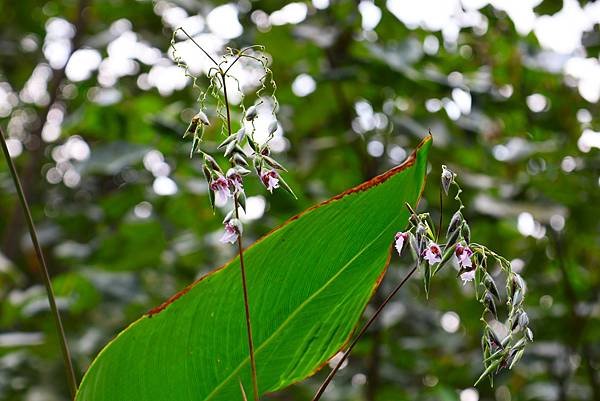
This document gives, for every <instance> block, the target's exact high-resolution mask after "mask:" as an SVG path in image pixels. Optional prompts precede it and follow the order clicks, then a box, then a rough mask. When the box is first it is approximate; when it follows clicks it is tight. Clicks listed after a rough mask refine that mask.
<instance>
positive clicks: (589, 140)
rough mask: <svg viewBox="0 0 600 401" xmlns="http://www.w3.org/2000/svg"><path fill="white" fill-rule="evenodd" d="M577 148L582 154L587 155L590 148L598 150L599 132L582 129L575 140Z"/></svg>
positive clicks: (599, 144) (599, 142)
mask: <svg viewBox="0 0 600 401" xmlns="http://www.w3.org/2000/svg"><path fill="white" fill-rule="evenodd" d="M577 147H578V148H579V150H581V151H582V152H584V153H588V152H589V151H590V150H592V148H598V149H600V131H592V130H591V129H589V128H586V129H584V130H583V132H582V133H581V136H580V137H579V139H578V140H577Z"/></svg>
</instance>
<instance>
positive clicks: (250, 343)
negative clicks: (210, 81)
mask: <svg viewBox="0 0 600 401" xmlns="http://www.w3.org/2000/svg"><path fill="white" fill-rule="evenodd" d="M221 79H222V80H223V97H224V99H225V108H226V109H227V130H228V132H229V135H231V134H232V132H231V114H230V111H229V99H228V97H227V85H226V83H225V73H224V72H221ZM233 200H234V207H235V218H236V219H239V217H240V216H239V207H240V205H239V202H238V200H237V197H236V196H235V195H234V196H233ZM237 246H238V255H239V257H240V272H241V275H242V289H243V292H244V312H245V314H246V331H247V333H248V351H249V353H250V368H251V370H252V389H253V393H254V401H258V400H259V397H258V379H257V374H256V360H255V358H254V341H253V340H252V320H251V319H250V306H249V303H248V285H247V281H246V267H245V266H244V250H243V248H242V233H241V232H239V233H238V238H237Z"/></svg>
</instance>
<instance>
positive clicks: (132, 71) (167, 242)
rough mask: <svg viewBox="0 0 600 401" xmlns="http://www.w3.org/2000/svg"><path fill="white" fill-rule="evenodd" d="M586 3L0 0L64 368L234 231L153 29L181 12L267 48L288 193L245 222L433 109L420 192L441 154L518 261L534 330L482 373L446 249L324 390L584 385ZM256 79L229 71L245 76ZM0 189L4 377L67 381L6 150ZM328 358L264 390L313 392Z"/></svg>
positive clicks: (592, 255) (254, 206) (164, 45)
mask: <svg viewBox="0 0 600 401" xmlns="http://www.w3.org/2000/svg"><path fill="white" fill-rule="evenodd" d="M599 23H600V2H593V1H576V0H565V1H564V2H562V1H543V2H541V1H540V0H518V1H517V0H491V1H488V0H388V1H375V2H372V1H367V0H361V1H350V0H331V1H329V0H313V1H312V2H310V1H309V2H295V3H284V2H281V1H269V0H264V1H263V0H257V1H249V0H239V1H234V2H224V1H216V0H215V1H212V0H211V1H208V0H207V1H195V0H170V1H166V0H159V1H155V2H151V1H127V0H104V1H99V0H98V1H91V0H79V1H75V0H61V1H33V0H20V1H9V0H3V1H1V2H0V118H1V119H0V124H1V125H2V127H3V128H4V129H5V130H6V132H7V135H8V137H9V141H8V143H9V147H10V150H11V154H12V157H13V158H14V161H15V163H16V164H17V166H18V169H19V171H20V173H21V175H22V180H23V182H24V186H25V188H26V191H27V193H28V196H29V198H30V201H31V203H32V208H33V211H34V218H35V220H36V222H37V224H38V227H39V232H40V236H41V240H42V242H43V245H44V248H45V252H46V254H47V257H48V260H49V265H50V269H51V273H52V275H53V281H54V286H55V289H56V292H57V294H58V296H59V305H60V308H61V310H62V312H63V317H64V320H65V324H66V330H67V332H68V339H69V343H70V345H71V347H72V352H73V356H74V361H75V364H76V368H77V371H78V374H79V376H81V374H82V373H83V372H84V371H85V369H86V367H87V366H88V364H89V363H90V361H91V360H92V358H93V357H94V355H96V353H97V352H98V351H99V350H100V349H101V348H102V347H103V345H104V344H106V343H107V341H109V339H111V338H112V337H113V336H114V335H115V334H116V333H118V332H119V331H120V330H122V329H123V328H124V327H126V325H127V324H128V323H129V322H131V321H133V320H135V319H136V318H137V317H138V316H140V315H141V314H143V313H144V312H146V311H147V310H149V309H150V308H152V307H153V306H156V305H157V304H159V303H160V302H162V301H163V300H165V299H166V298H167V297H168V296H169V295H171V294H173V293H174V292H176V291H177V290H179V289H181V288H182V287H183V286H185V285H186V284H187V283H189V282H191V281H192V280H194V279H195V278H197V277H199V276H200V275H202V274H204V273H206V272H208V271H209V270H211V269H212V268H214V267H216V266H218V265H220V264H221V263H222V262H224V261H226V260H227V259H228V258H229V257H230V256H232V253H233V249H232V248H230V247H228V246H223V245H222V244H220V243H219V242H218V238H219V236H220V229H221V225H220V222H221V218H222V216H221V213H220V211H218V212H217V214H216V216H213V214H212V212H211V210H210V208H209V205H208V198H207V196H206V194H207V186H206V183H205V182H204V179H203V177H202V173H201V170H200V163H199V159H192V160H190V159H189V157H188V153H189V148H190V143H189V142H188V141H185V140H182V138H181V134H182V133H183V132H184V130H185V127H186V126H187V123H188V122H189V119H190V117H191V116H192V115H193V114H194V113H195V112H196V111H197V103H196V98H197V96H198V89H197V88H193V87H192V85H191V81H190V80H189V79H187V78H186V77H185V75H184V73H183V71H182V70H181V69H180V68H178V67H177V66H176V65H175V63H174V62H173V56H172V52H171V51H170V49H169V47H170V41H171V36H172V33H173V30H174V29H175V28H177V27H180V26H182V27H184V28H185V29H186V30H187V31H188V32H189V33H190V34H191V35H192V36H194V38H196V40H197V41H198V42H199V43H201V44H202V45H203V46H205V47H206V48H207V49H208V50H209V51H210V52H211V53H212V54H215V55H218V54H220V53H221V52H222V51H223V50H224V47H226V46H232V47H238V48H239V47H242V46H246V45H250V44H255V43H257V44H262V45H265V46H266V48H267V54H268V56H269V58H270V59H271V60H272V69H273V71H274V73H275V78H276V81H277V83H278V86H279V89H278V92H277V94H278V98H279V102H280V110H279V121H280V124H281V127H280V129H279V130H278V132H277V138H276V139H275V141H274V142H273V148H274V150H275V151H276V157H277V158H278V159H279V160H281V161H283V162H284V163H285V164H286V165H287V166H288V167H289V169H290V173H289V174H288V175H287V176H286V177H287V178H288V179H289V183H290V185H292V186H293V187H294V188H295V190H296V192H297V193H298V194H299V199H298V200H297V201H296V200H293V199H291V197H289V196H287V194H285V193H284V192H280V193H276V194H275V195H273V196H267V195H268V194H267V193H266V191H265V190H264V189H263V188H261V187H260V185H259V184H256V183H255V184H252V185H250V186H249V188H248V192H249V193H250V195H251V197H250V198H249V200H248V213H247V215H246V216H245V221H246V239H247V241H248V242H250V241H252V240H254V239H256V238H257V237H258V236H260V235H262V234H263V233H265V232H267V231H268V230H269V229H271V228H272V227H274V226H276V225H277V224H279V223H281V222H282V221H284V220H285V219H286V218H288V217H290V216H291V215H293V214H296V213H297V212H299V211H301V210H303V209H305V208H306V207H308V206H310V205H312V204H314V203H316V202H317V201H320V200H323V199H326V198H328V197H330V196H332V195H334V194H336V193H338V192H341V191H342V190H344V189H346V188H348V187H350V186H352V185H355V184H358V183H360V182H362V181H363V180H366V179H368V178H370V177H372V176H374V175H376V174H377V173H380V172H383V171H385V170H386V169H388V168H390V167H391V166H394V165H396V164H398V163H400V162H402V161H403V160H404V159H405V158H406V157H407V155H408V154H409V152H410V151H411V149H413V148H414V147H415V145H416V144H417V143H418V142H419V140H420V139H421V138H423V137H424V136H425V135H426V133H427V131H428V129H431V132H432V133H433V135H434V147H433V149H432V152H431V155H430V161H431V177H430V179H429V183H428V188H427V190H426V192H425V194H424V198H423V200H422V202H421V208H422V209H430V210H432V211H433V212H432V213H433V216H434V220H436V221H437V216H438V214H437V211H436V210H437V208H438V207H439V201H438V192H437V191H438V181H437V177H438V174H439V172H440V166H441V164H442V163H444V164H447V165H449V166H450V167H451V168H452V169H453V170H455V171H456V172H457V173H458V174H459V180H460V181H461V182H462V184H463V187H464V189H465V192H464V201H465V203H466V205H467V209H466V217H467V218H468V220H469V222H470V224H471V227H472V231H473V238H474V239H475V240H476V241H477V242H480V243H483V244H487V245H489V246H491V247H492V248H495V249H497V250H498V251H500V252H501V253H502V254H504V255H506V256H507V257H508V258H509V259H510V260H511V263H512V265H513V268H514V269H515V270H516V271H518V272H520V273H521V274H522V276H523V277H524V278H525V279H526V280H527V282H528V283H529V293H528V299H527V309H528V311H529V315H530V318H531V321H532V324H531V325H532V328H533V329H534V332H535V343H534V344H533V345H532V346H530V347H529V348H528V351H527V353H526V354H525V356H524V359H523V360H522V362H521V364H520V365H519V366H518V367H516V368H515V369H514V370H513V371H512V372H511V373H510V374H506V373H503V374H501V375H500V376H499V377H498V378H497V380H496V382H495V386H494V388H491V387H490V386H489V385H488V384H487V383H484V384H482V385H480V386H478V388H477V389H475V388H473V387H472V385H473V383H474V381H475V380H476V379H477V377H478V376H479V373H480V372H481V370H482V361H481V353H480V349H479V341H480V335H481V325H480V322H479V321H478V319H479V315H480V312H481V310H480V306H479V304H478V302H477V301H476V300H475V299H474V294H473V291H472V289H471V287H470V286H462V285H461V284H460V283H459V280H457V279H456V277H455V274H454V273H452V271H451V270H448V271H447V272H446V273H445V274H441V275H440V276H439V277H436V279H435V280H434V282H433V284H432V290H431V295H430V298H429V300H426V299H425V296H424V291H423V289H422V284H421V282H420V281H419V280H417V279H415V280H412V281H411V283H410V285H409V286H407V287H406V288H405V289H403V290H402V292H401V294H400V295H399V296H398V297H397V298H396V299H395V301H394V302H393V303H392V304H391V305H390V306H389V308H388V310H387V312H386V313H385V315H384V316H383V318H382V319H381V320H380V322H379V324H378V325H377V327H375V328H373V330H370V332H369V335H368V336H367V337H366V338H365V339H364V340H363V341H361V342H360V344H359V346H358V347H357V350H356V352H355V353H354V354H353V355H352V356H351V358H350V362H349V364H348V365H347V366H346V367H345V368H344V369H343V370H342V371H341V372H340V374H339V376H338V377H337V379H336V380H335V382H334V383H333V385H332V386H331V387H330V389H329V390H328V392H327V393H326V397H325V398H326V399H327V400H367V401H374V400H382V401H383V400H390V401H392V400H448V401H450V400H460V401H478V400H498V401H511V400H513V401H517V400H549V401H552V400H557V401H558V400H561V401H562V400H600V320H599V316H600V299H599V298H600V291H599V289H600V270H599V264H600V243H599V242H600V235H599V234H600V230H599V228H600V226H599V223H598V220H599V217H600V213H599V212H598V210H599V205H600V191H599V189H600V188H599V185H600V153H599V149H600V121H599V120H598V111H599V107H598V101H599V99H600V62H599V59H598V56H599V50H600V29H599V25H598V24H599ZM176 42H177V43H176V47H177V49H178V51H179V52H180V54H181V55H182V56H183V57H184V59H185V60H186V61H187V62H188V64H189V65H190V68H191V70H192V72H194V73H196V74H201V73H202V72H203V71H206V68H207V67H208V63H207V61H206V59H205V58H204V56H203V55H202V54H201V53H200V52H199V51H198V50H197V49H195V48H194V46H193V45H192V44H191V43H190V42H189V41H184V40H179V39H177V40H176ZM240 74H244V71H241V72H240ZM255 78H256V76H255V75H254V76H253V75H252V73H248V74H246V75H244V77H243V79H244V85H245V86H244V87H245V88H246V89H247V90H248V91H249V92H252V91H254V90H255V89H256V88H253V84H252V82H253V79H255ZM198 85H199V86H201V87H202V86H203V85H204V86H205V85H206V81H204V80H202V79H200V80H199V81H198ZM209 111H210V108H209ZM218 133H219V132H218V129H215V130H213V131H209V134H208V136H207V137H208V138H209V143H210V141H211V140H218V138H219V137H218ZM0 188H1V190H0V239H1V242H0V244H1V248H0V249H1V253H0V399H2V400H7V401H16V400H26V401H37V400H44V401H53V400H66V399H67V394H68V391H67V388H66V384H65V380H64V374H63V370H62V365H61V358H60V354H59V348H58V345H57V339H56V335H55V333H54V331H53V322H52V320H51V316H50V314H49V308H48V305H47V301H46V299H45V294H44V290H43V286H42V285H41V281H40V276H39V271H38V265H37V262H36V259H35V255H34V251H33V248H32V246H31V242H30V240H29V239H28V236H27V234H26V231H25V230H24V227H25V226H24V221H23V218H22V212H21V209H20V208H19V205H18V204H17V202H16V193H15V191H14V188H13V185H12V182H11V179H10V176H9V174H8V170H7V168H6V165H5V163H4V161H3V162H2V163H0ZM452 207H455V205H452V204H450V205H449V208H452ZM448 210H449V211H450V209H448ZM405 262H406V263H408V260H407V261H396V260H395V261H393V263H392V266H391V268H390V270H389V271H388V275H387V277H386V279H385V281H384V283H383V285H382V289H381V290H380V292H379V293H378V294H377V295H376V296H375V298H374V301H373V302H374V303H377V302H380V300H381V298H382V294H384V293H386V289H387V290H389V288H390V287H391V286H392V285H393V284H394V283H396V282H397V281H398V278H399V277H400V276H401V274H402V273H403V272H404V271H405V270H406V268H407V264H406V263H405ZM372 310H373V309H372V307H369V308H368V309H367V312H366V313H367V314H368V313H370V312H372ZM324 373H326V372H320V373H319V374H317V376H315V377H314V378H311V379H309V380H307V381H306V382H304V383H299V384H297V385H294V386H293V387H292V388H290V389H287V390H285V391H283V392H281V393H278V394H274V395H272V396H269V397H267V399H273V400H277V399H279V400H290V401H292V400H308V399H310V397H311V395H312V394H313V392H314V390H315V388H316V386H317V385H318V383H319V381H320V380H322V378H323V377H324Z"/></svg>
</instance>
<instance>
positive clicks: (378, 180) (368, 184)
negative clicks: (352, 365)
mask: <svg viewBox="0 0 600 401" xmlns="http://www.w3.org/2000/svg"><path fill="white" fill-rule="evenodd" d="M431 141H432V136H431V134H429V135H427V136H426V137H425V138H423V140H422V141H421V142H420V143H419V144H418V145H417V147H416V148H415V149H414V150H413V152H412V153H411V154H410V156H409V157H408V158H407V159H406V160H405V161H404V162H403V163H402V164H400V165H398V166H396V167H394V168H392V169H390V170H388V171H386V172H385V173H382V174H380V175H378V176H376V177H374V178H372V179H370V180H369V181H365V182H363V183H361V184H359V185H357V186H355V187H353V188H350V189H348V190H346V191H344V192H342V193H340V194H338V195H336V196H334V197H332V198H330V199H328V200H325V201H323V202H321V203H318V204H316V205H313V206H311V207H310V208H308V209H306V210H304V211H302V212H301V213H299V214H297V215H295V216H293V217H291V218H289V219H288V220H286V221H285V222H284V223H282V224H281V225H279V226H277V227H276V228H274V229H272V230H271V231H269V232H268V233H266V234H265V235H263V236H262V237H261V238H260V239H258V240H256V241H255V242H254V243H253V244H251V245H250V246H249V247H247V248H246V249H249V248H250V247H252V246H254V245H256V244H258V243H259V242H260V241H262V240H264V239H265V238H267V237H268V236H269V235H271V234H272V233H273V232H275V231H277V230H279V229H280V228H282V227H284V226H286V225H287V224H289V223H290V222H292V221H294V220H297V219H298V218H300V217H301V216H303V215H304V214H306V213H309V212H311V211H312V210H314V209H316V208H318V207H321V206H324V205H327V204H329V203H331V202H334V201H337V200H339V199H342V198H343V197H345V196H347V195H350V194H353V193H356V192H361V191H365V190H367V189H369V188H372V187H374V186H376V185H379V184H381V183H383V182H385V181H386V180H388V179H389V178H390V177H393V176H394V175H396V174H398V173H400V172H402V171H404V170H405V169H407V168H409V167H411V166H413V165H414V164H415V161H416V160H417V153H418V152H419V150H420V149H421V148H422V147H424V146H425V145H426V144H428V143H429V142H431ZM426 179H427V175H425V180H426ZM424 189H425V181H424V182H423V186H422V187H421V192H420V194H419V197H418V198H417V202H416V205H418V204H419V202H420V200H421V197H422V195H423V191H424ZM416 205H414V206H415V207H416ZM389 249H390V250H389V252H388V257H387V260H386V262H385V266H384V269H383V271H382V272H381V274H380V275H379V277H378V279H377V281H376V282H375V284H374V285H373V289H372V290H371V295H370V297H369V299H370V298H372V297H373V295H374V294H375V291H377V289H378V288H379V285H380V284H381V281H382V280H383V277H384V276H385V273H386V272H387V268H388V266H389V263H390V260H391V256H392V252H393V247H392V244H391V241H390V248H389ZM233 260H235V257H234V258H232V259H231V260H229V261H228V262H226V263H225V264H224V265H222V266H220V267H218V268H216V269H214V270H212V271H211V272H209V273H207V274H205V275H204V276H202V277H200V278H199V279H198V280H196V281H194V282H193V283H191V284H189V285H187V286H186V287H185V288H183V289H182V290H181V291H179V292H177V293H176V294H174V295H173V296H171V297H170V298H169V299H167V300H166V301H165V302H163V303H162V304H160V305H159V306H157V307H155V308H153V309H151V310H150V311H148V312H146V313H145V314H144V315H143V316H142V317H140V318H139V319H137V320H135V321H133V322H132V323H130V324H129V325H128V326H127V327H126V328H124V329H123V330H121V331H120V332H119V333H118V334H117V335H116V336H115V337H114V338H113V339H112V340H110V341H109V342H108V343H107V344H106V345H105V346H104V347H103V348H102V349H101V350H100V352H99V353H98V355H96V357H95V358H94V360H93V361H92V363H91V364H90V366H89V367H88V369H87V371H89V370H90V368H91V367H92V365H94V363H95V362H96V360H97V359H98V357H99V356H100V355H101V354H102V353H103V352H104V351H105V350H106V349H107V348H108V346H109V345H110V344H111V343H112V342H113V341H115V340H116V339H117V338H118V337H119V336H120V335H121V334H123V333H125V332H126V331H127V330H128V329H129V328H130V327H132V326H134V325H135V324H136V323H138V322H139V321H140V320H141V319H143V318H146V317H147V318H152V316H154V315H156V314H157V313H160V312H162V311H163V310H165V309H166V308H167V307H168V306H169V305H171V304H172V303H173V302H175V301H176V300H178V299H179V298H181V297H182V296H184V295H185V294H187V293H188V292H189V291H190V290H191V289H192V288H194V287H195V286H196V285H197V284H198V283H200V282H201V281H202V280H204V279H205V278H207V277H209V276H210V275H211V274H214V273H216V272H218V271H220V270H221V269H224V268H226V267H227V266H228V265H230V264H231V262H232V261H233ZM367 305H368V302H367ZM367 305H365V308H364V309H366V307H367ZM364 309H363V312H362V313H361V316H362V314H364ZM359 323H360V322H357V324H356V326H355V327H354V329H353V330H352V331H351V332H350V334H349V335H348V338H347V339H346V340H345V341H344V343H343V344H342V346H341V347H340V348H339V350H337V351H336V352H335V353H333V355H331V356H329V357H328V358H327V359H326V361H325V362H324V363H323V364H321V365H320V366H318V367H317V368H316V369H315V370H314V371H312V372H311V373H309V374H308V375H306V376H305V377H303V378H300V379H298V380H296V381H293V382H291V383H289V385H292V384H294V383H298V382H301V381H303V380H305V379H306V378H308V377H310V376H312V375H314V374H315V373H317V372H318V371H319V370H321V369H322V368H323V367H324V366H326V365H327V363H328V362H329V361H330V360H331V358H333V357H334V356H335V355H336V354H337V353H338V352H340V350H343V349H344V348H345V347H346V346H347V345H348V344H349V342H350V340H351V339H352V337H353V335H354V332H355V331H356V327H357V326H358V324H359ZM87 371H86V374H84V376H83V379H82V381H81V384H83V383H84V381H85V379H86V376H87ZM81 384H80V387H81ZM289 385H288V386H289ZM286 387H287V386H286ZM78 390H79V389H78ZM278 390H279V389H276V390H274V391H268V392H266V393H267V394H269V393H273V392H275V391H278ZM78 393H79V391H78V392H77V394H78ZM77 394H76V395H75V399H76V400H77Z"/></svg>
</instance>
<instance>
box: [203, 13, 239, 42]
mask: <svg viewBox="0 0 600 401" xmlns="http://www.w3.org/2000/svg"><path fill="white" fill-rule="evenodd" d="M206 22H207V23H208V27H209V28H210V30H211V31H212V32H214V33H215V35H217V36H219V37H221V38H223V39H233V38H237V37H238V36H240V35H241V34H242V32H243V31H244V28H243V27H242V25H241V24H240V21H239V20H238V9H237V7H236V6H235V5H233V4H224V5H222V6H218V7H215V8H214V9H213V10H212V11H211V12H210V13H209V14H208V16H207V17H206Z"/></svg>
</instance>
